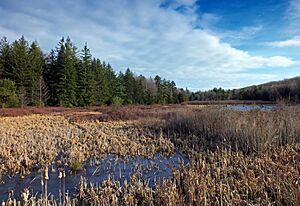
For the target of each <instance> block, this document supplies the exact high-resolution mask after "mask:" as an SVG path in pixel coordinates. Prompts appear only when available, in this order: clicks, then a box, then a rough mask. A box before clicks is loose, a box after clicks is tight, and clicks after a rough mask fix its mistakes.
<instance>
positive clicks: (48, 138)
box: [0, 115, 174, 175]
mask: <svg viewBox="0 0 300 206" xmlns="http://www.w3.org/2000/svg"><path fill="white" fill-rule="evenodd" d="M0 120H1V121H0V136H1V139H0V147H1V150H0V160H1V167H0V173H1V174H2V175H4V174H6V173H11V174H17V173H20V174H21V175H25V174H28V172H30V169H32V168H35V167H40V166H43V167H44V166H47V165H50V164H51V163H52V162H54V161H55V159H56V158H57V157H59V159H60V161H61V162H62V163H64V164H66V165H70V164H71V163H73V162H83V161H85V160H86V159H87V158H89V157H91V156H92V157H96V158H97V157H99V158H101V156H103V155H105V154H116V155H118V156H120V157H127V156H129V155H130V156H137V155H138V156H145V157H153V156H154V155H155V154H156V153H158V152H161V153H162V154H164V155H170V154H172V153H173V152H174V147H173V144H172V143H171V142H170V140H168V139H165V138H163V137H162V136H161V135H162V134H159V133H155V132H151V131H147V130H145V129H143V130H141V129H139V128H136V127H132V126H131V125H132V124H133V123H132V122H99V121H86V122H85V121H81V122H74V121H70V120H68V119H66V118H65V117H63V116H57V115H56V116H53V115H30V116H23V117H2V118H0Z"/></svg>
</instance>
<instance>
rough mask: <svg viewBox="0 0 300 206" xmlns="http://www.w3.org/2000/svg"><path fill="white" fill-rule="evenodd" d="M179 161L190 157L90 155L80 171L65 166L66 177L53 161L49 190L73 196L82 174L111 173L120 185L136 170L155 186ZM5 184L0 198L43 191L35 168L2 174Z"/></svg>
mask: <svg viewBox="0 0 300 206" xmlns="http://www.w3.org/2000/svg"><path fill="white" fill-rule="evenodd" d="M180 164H188V159H187V158H185V157H184V156H182V155H181V154H179V153H176V154H175V155H174V156H172V157H162V156H160V155H157V156H155V158H154V159H145V158H142V157H135V158H127V160H122V159H119V158H117V157H116V156H113V155H108V156H106V158H104V159H101V160H94V159H90V160H89V161H87V162H86V163H85V165H84V166H83V168H82V169H81V170H80V171H79V172H76V173H74V172H72V171H71V170H70V169H69V168H65V171H66V177H65V178H63V179H59V178H58V173H59V171H58V167H57V165H52V166H51V167H50V168H49V181H48V183H47V184H48V187H47V188H48V194H53V195H54V196H55V197H56V198H57V197H59V191H65V192H68V193H69V194H70V195H71V196H74V194H75V193H76V192H77V190H78V188H79V181H80V177H81V176H82V177H85V178H86V180H87V182H88V183H89V182H93V183H100V184H101V182H102V181H103V180H105V179H107V178H108V177H109V176H110V177H111V178H112V179H113V180H117V181H120V183H121V185H122V184H123V183H124V181H125V180H126V181H127V182H129V181H130V176H131V175H132V174H133V173H136V172H139V174H140V175H141V178H142V179H145V180H147V181H148V182H149V186H150V187H153V186H154V184H155V182H156V181H160V180H162V178H170V177H171V176H172V168H174V169H176V168H178V167H179V166H180ZM2 181H3V182H4V183H3V184H1V185H0V200H5V199H7V198H8V197H9V193H10V192H11V191H14V197H15V198H17V199H20V194H21V192H22V191H23V190H24V189H25V188H28V189H29V191H30V193H31V194H36V195H37V196H40V195H41V194H42V186H41V173H40V172H39V171H33V172H32V173H31V174H30V175H28V176H26V177H25V178H24V179H21V178H20V177H19V176H15V177H9V176H6V177H2Z"/></svg>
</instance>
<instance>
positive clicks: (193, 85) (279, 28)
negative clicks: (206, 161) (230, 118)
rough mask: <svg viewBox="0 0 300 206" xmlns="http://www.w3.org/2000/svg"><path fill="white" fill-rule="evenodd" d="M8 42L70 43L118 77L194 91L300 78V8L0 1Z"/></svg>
mask: <svg viewBox="0 0 300 206" xmlns="http://www.w3.org/2000/svg"><path fill="white" fill-rule="evenodd" d="M0 16H1V18H0V37H3V36H6V37H7V38H8V40H9V41H14V40H16V39H18V38H20V37H21V36H22V35H24V36H25V38H26V39H27V40H29V41H34V40H36V41H37V42H38V43H39V45H40V47H41V48H42V49H43V50H44V51H45V52H50V50H51V49H53V48H55V47H56V46H57V44H58V42H59V40H60V39H61V37H62V36H65V37H66V36H70V38H71V39H72V41H73V42H74V43H75V45H76V46H77V47H78V48H79V51H80V50H81V48H82V47H83V46H84V44H85V43H87V44H88V47H89V48H90V49H91V52H92V55H93V56H94V57H96V58H100V59H101V60H104V61H106V62H109V63H110V64H111V65H112V67H113V68H114V69H115V71H117V72H118V71H125V69H126V68H128V67H129V68H130V69H132V70H133V71H134V72H135V73H136V74H138V75H139V74H143V75H145V76H147V77H149V76H152V77H154V76H155V75H157V74H158V75H159V76H161V77H162V78H166V79H170V80H174V81H175V82H176V84H177V86H178V87H183V88H188V89H190V90H192V91H197V90H207V89H211V88H214V87H222V88H226V89H230V88H240V87H243V86H249V85H254V84H259V83H264V82H268V81H275V80H281V79H285V78H290V77H294V76H299V75H300V0H97V1H96V0H63V1H62V0H0Z"/></svg>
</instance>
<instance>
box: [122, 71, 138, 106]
mask: <svg viewBox="0 0 300 206" xmlns="http://www.w3.org/2000/svg"><path fill="white" fill-rule="evenodd" d="M124 85H125V91H126V96H125V104H133V103H135V102H134V100H135V97H134V90H135V79H134V74H133V73H132V71H130V69H129V68H128V69H127V70H126V72H125V75H124Z"/></svg>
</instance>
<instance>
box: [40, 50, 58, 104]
mask: <svg viewBox="0 0 300 206" xmlns="http://www.w3.org/2000/svg"><path fill="white" fill-rule="evenodd" d="M57 51H58V49H57ZM57 75H58V72H57V55H56V53H55V51H54V50H51V52H50V54H49V55H48V56H47V58H46V65H45V69H44V72H43V80H44V81H45V85H44V87H45V88H46V89H47V92H46V93H47V94H46V93H44V95H46V96H45V98H44V99H46V100H47V105H50V106H56V105H59V101H58V95H57V77H58V76H57Z"/></svg>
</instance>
